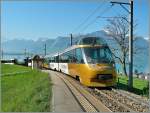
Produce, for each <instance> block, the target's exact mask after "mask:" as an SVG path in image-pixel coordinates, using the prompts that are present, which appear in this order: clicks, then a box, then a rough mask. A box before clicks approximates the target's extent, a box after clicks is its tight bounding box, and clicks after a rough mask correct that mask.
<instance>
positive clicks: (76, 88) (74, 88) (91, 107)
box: [55, 72, 112, 112]
mask: <svg viewBox="0 0 150 113" xmlns="http://www.w3.org/2000/svg"><path fill="white" fill-rule="evenodd" d="M55 74H56V75H57V76H58V77H60V78H61V79H62V80H63V81H64V83H65V84H66V85H67V87H68V88H69V90H70V91H71V93H72V94H73V96H74V97H75V99H76V100H77V102H78V103H79V104H80V106H81V108H82V109H83V111H86V112H112V111H111V110H110V109H108V108H107V107H106V106H105V105H104V104H103V103H101V101H100V100H98V99H97V98H96V97H94V96H93V95H92V94H90V93H89V92H88V91H87V90H85V88H83V87H82V86H81V85H80V84H78V83H77V82H75V80H74V79H72V78H71V77H68V76H66V75H64V74H62V73H58V72H55Z"/></svg>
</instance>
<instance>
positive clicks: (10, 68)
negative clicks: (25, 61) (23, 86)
mask: <svg viewBox="0 0 150 113" xmlns="http://www.w3.org/2000/svg"><path fill="white" fill-rule="evenodd" d="M1 67H2V69H1V71H2V72H1V73H2V74H7V73H15V72H22V71H31V68H29V67H25V66H21V65H8V64H2V66H1Z"/></svg>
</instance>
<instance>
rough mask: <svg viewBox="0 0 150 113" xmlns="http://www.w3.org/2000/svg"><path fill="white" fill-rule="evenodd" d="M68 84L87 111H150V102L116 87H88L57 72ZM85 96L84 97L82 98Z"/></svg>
mask: <svg viewBox="0 0 150 113" xmlns="http://www.w3.org/2000/svg"><path fill="white" fill-rule="evenodd" d="M55 73H56V74H57V75H58V76H59V77H60V78H61V79H62V80H63V81H64V82H65V84H66V85H67V86H68V88H69V89H70V91H71V92H72V94H73V95H74V96H75V98H76V100H77V101H78V102H79V104H80V105H81V106H82V107H83V110H84V111H86V112H99V111H102V112H148V111H149V104H148V103H147V102H145V101H144V100H141V98H140V99H138V98H135V97H132V96H133V95H132V96H130V95H129V94H127V93H124V92H122V91H120V90H116V89H113V88H112V89H111V90H110V89H109V90H108V89H98V88H94V89H92V88H88V87H86V86H83V85H81V84H80V82H79V81H77V80H75V79H73V78H72V77H70V76H67V75H65V74H62V73H58V72H55ZM82 98H84V99H82Z"/></svg>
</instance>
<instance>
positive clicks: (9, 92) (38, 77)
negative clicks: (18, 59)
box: [1, 64, 52, 112]
mask: <svg viewBox="0 0 150 113" xmlns="http://www.w3.org/2000/svg"><path fill="white" fill-rule="evenodd" d="M22 71H27V72H25V73H21V74H12V75H7V73H15V72H22ZM1 72H2V74H4V76H1V92H2V93H1V98H2V100H1V106H2V107H1V111H2V112H49V111H51V97H52V83H51V79H50V77H49V76H48V73H44V72H41V71H39V70H36V69H34V70H32V69H31V68H30V67H24V66H20V65H8V64H2V70H1ZM5 74H6V75H7V76H5Z"/></svg>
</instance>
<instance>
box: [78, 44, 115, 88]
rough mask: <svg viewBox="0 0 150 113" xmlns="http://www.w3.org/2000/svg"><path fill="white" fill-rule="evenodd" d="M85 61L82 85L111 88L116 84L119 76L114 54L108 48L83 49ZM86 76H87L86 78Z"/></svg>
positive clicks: (93, 47) (92, 47)
mask: <svg viewBox="0 0 150 113" xmlns="http://www.w3.org/2000/svg"><path fill="white" fill-rule="evenodd" d="M82 52H83V57H84V61H85V67H84V68H85V69H84V70H86V71H85V72H84V73H82V74H80V75H81V78H82V81H81V82H82V83H83V84H84V85H86V86H90V87H109V86H114V85H115V84H116V79H117V74H116V71H115V63H114V59H113V57H112V52H111V51H110V49H109V47H108V46H91V47H85V48H82ZM85 75H86V76H85Z"/></svg>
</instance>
